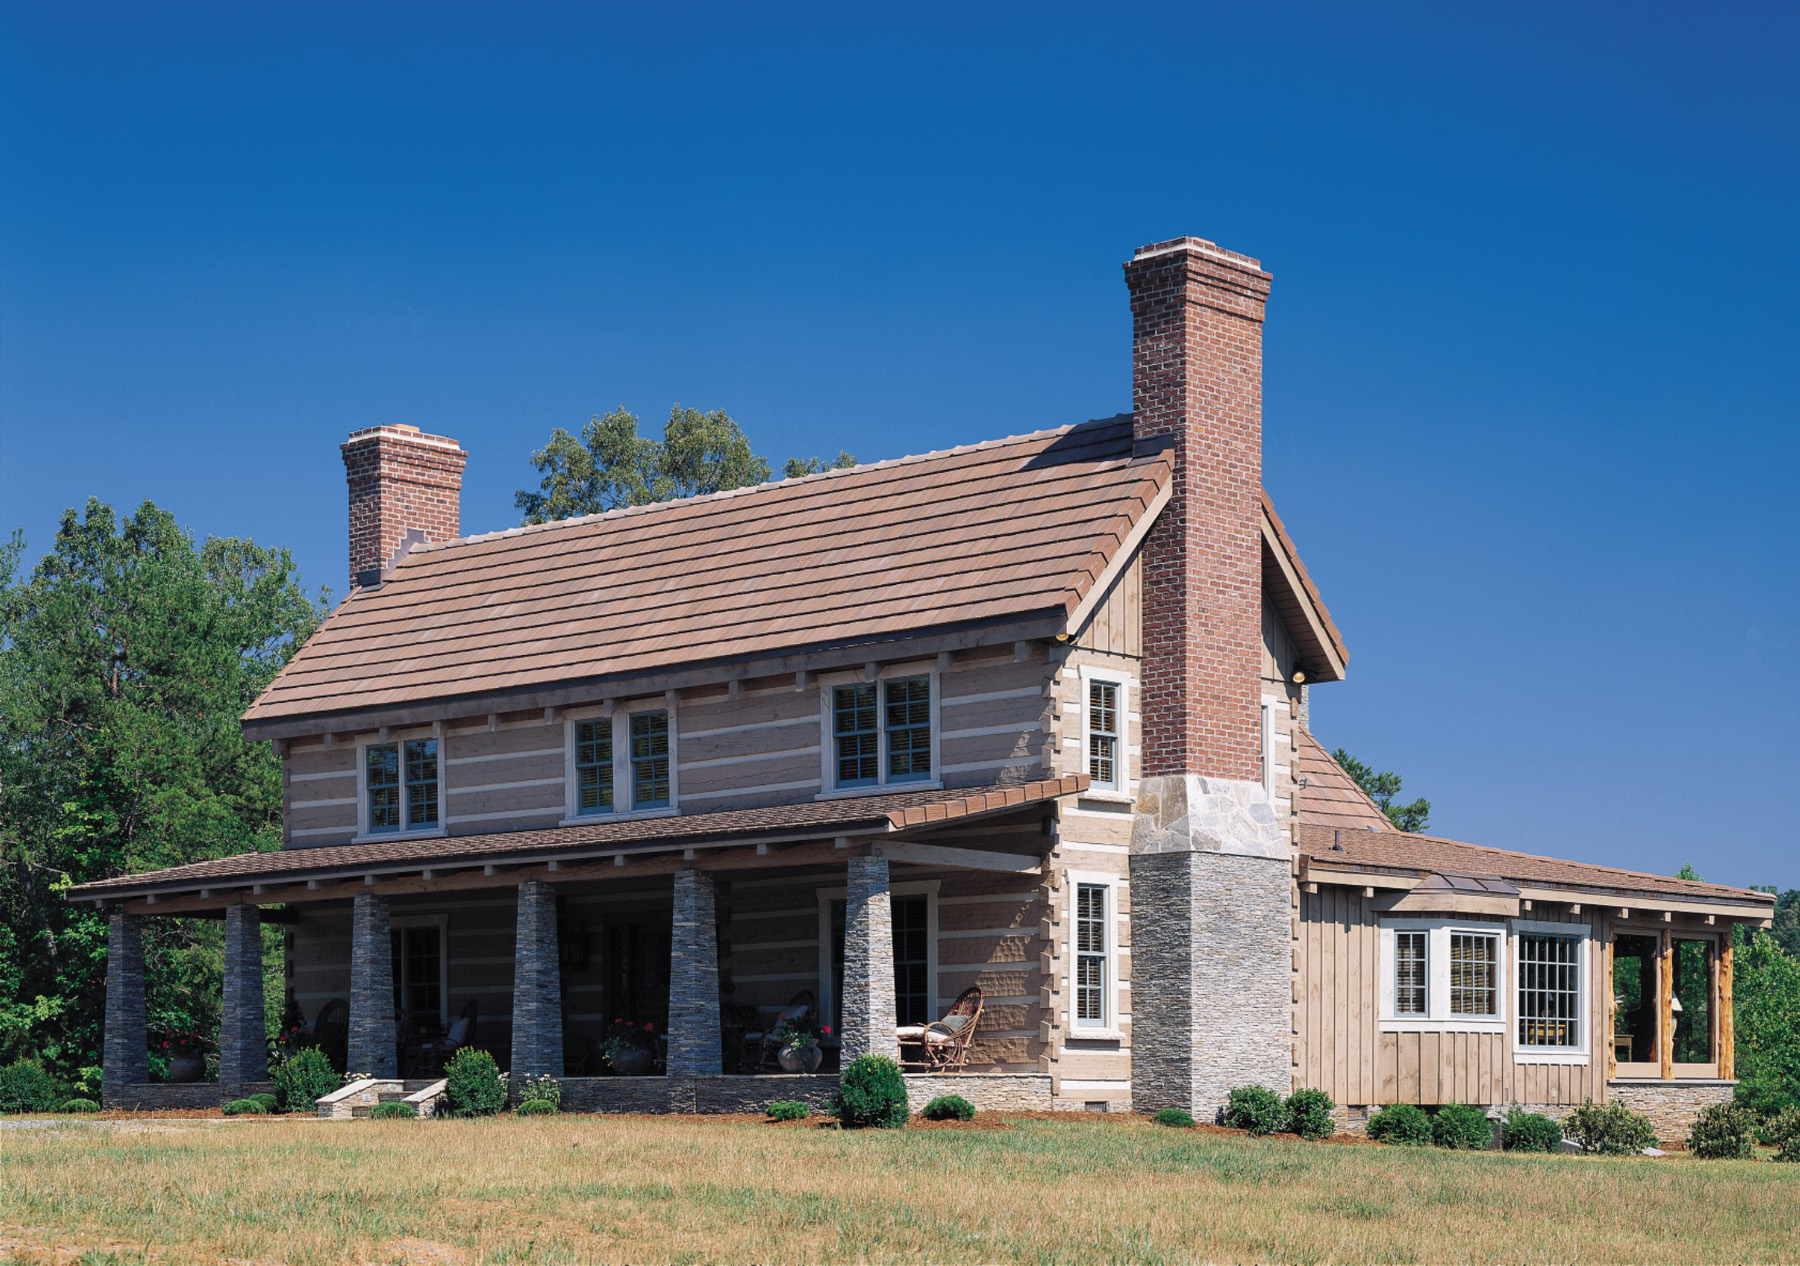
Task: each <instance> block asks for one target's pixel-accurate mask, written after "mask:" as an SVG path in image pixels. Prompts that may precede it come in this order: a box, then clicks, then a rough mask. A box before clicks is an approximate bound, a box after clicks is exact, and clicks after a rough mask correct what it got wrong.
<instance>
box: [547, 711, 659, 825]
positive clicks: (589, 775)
mask: <svg viewBox="0 0 1800 1266" xmlns="http://www.w3.org/2000/svg"><path fill="white" fill-rule="evenodd" d="M568 764H569V768H568V775H567V777H568V786H569V800H568V814H569V817H570V818H581V817H591V816H593V815H596V814H604V813H635V812H639V811H651V810H658V809H672V808H674V806H675V802H676V799H677V794H676V774H675V731H674V726H673V723H672V716H671V713H670V712H669V710H668V708H666V707H653V706H649V705H648V703H647V702H645V703H639V704H635V705H631V704H627V705H621V706H620V707H619V708H618V709H617V710H616V711H615V712H614V713H613V715H611V716H587V717H576V718H575V719H573V720H571V721H570V722H569V738H568Z"/></svg>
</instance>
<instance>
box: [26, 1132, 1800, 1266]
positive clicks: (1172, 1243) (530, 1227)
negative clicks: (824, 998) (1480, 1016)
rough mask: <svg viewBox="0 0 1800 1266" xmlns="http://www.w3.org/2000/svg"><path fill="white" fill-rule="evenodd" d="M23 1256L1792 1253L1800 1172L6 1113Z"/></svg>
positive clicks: (985, 1135)
mask: <svg viewBox="0 0 1800 1266" xmlns="http://www.w3.org/2000/svg"><path fill="white" fill-rule="evenodd" d="M0 1253H9V1254H10V1260H14V1261H28V1262H53V1261H54V1262H80V1261H87V1262H94V1263H110V1262H138V1261H150V1262H217V1261H234V1262H259V1263H261V1262H294V1263H314V1262H346V1261H351V1262H457V1263H461V1262H544V1263H556V1262H589V1261H630V1262H659V1261H691V1262H710V1261H720V1262H748V1261H763V1262H766V1261H775V1260H780V1261H782V1262H802V1261H825V1260H831V1261H851V1260H877V1261H879V1260H891V1259H899V1258H910V1259H918V1260H930V1261H1029V1262H1091V1261H1101V1260H1104V1261H1150V1262H1156V1261H1198V1260H1210V1261H1281V1262H1323V1261H1384V1262H1386V1261H1394V1262H1408V1261H1425V1262H1439V1261H1508V1262H1518V1261H1558V1262H1572V1261H1581V1262H1647V1261H1683V1262H1691V1261H1726V1260H1730V1261H1800V1166H1785V1165H1775V1164H1770V1163H1768V1162H1701V1161H1694V1160H1685V1159H1683V1160H1677V1159H1670V1160H1661V1161H1656V1160H1637V1159H1632V1160H1599V1159H1594V1160H1589V1159H1583V1158H1564V1157H1526V1156H1496V1155H1482V1154H1468V1153H1461V1154H1459V1153H1448V1152H1436V1151H1407V1150H1402V1149H1397V1148H1395V1149H1390V1148H1379V1147H1321V1146H1317V1145H1308V1144H1304V1143H1299V1142H1284V1141H1262V1142H1251V1141H1247V1140H1243V1139H1239V1138H1235V1137H1226V1136H1222V1135H1209V1134H1198V1133H1188V1132H1181V1131H1174V1130H1167V1129H1163V1128H1161V1127H1157V1126H1153V1125H1149V1124H1147V1123H1144V1122H1141V1121H1131V1122H1128V1123H1127V1122H1120V1121H1119V1120H1118V1119H1116V1118H1115V1119H1113V1120H1110V1121H1108V1120H1097V1119H1093V1118H1081V1117H1076V1118H1072V1119H1069V1120H1064V1121H1042V1120H1032V1121H1021V1122H1016V1123H1015V1124H1014V1126H1013V1128H1010V1129H1006V1130H985V1131H981V1130H961V1131H953V1130H906V1131H895V1132H874V1131H870V1132H863V1133H840V1132H837V1131H835V1130H824V1129H811V1128H784V1129H776V1128H769V1127H764V1126H759V1125H750V1124H743V1123H731V1124H726V1123H708V1122H703V1121H695V1120H692V1119H660V1120H659V1119H646V1118H641V1117H632V1118H622V1117H611V1118H609V1117H546V1118H536V1119H529V1120H518V1119H513V1118H499V1119H493V1120H486V1121H443V1122H437V1121H423V1122H414V1121H392V1122H387V1121H384V1122H373V1121H357V1122H349V1123H325V1122H297V1121H280V1120H273V1121H245V1122H222V1121H221V1122H203V1121H170V1122H165V1123H157V1124H147V1123H146V1124H136V1123H134V1124H125V1125H112V1124H107V1123H83V1124H80V1125H69V1126H58V1127H55V1128H50V1129H42V1130H9V1131H4V1132H0Z"/></svg>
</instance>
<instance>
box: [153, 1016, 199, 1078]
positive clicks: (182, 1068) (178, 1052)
mask: <svg viewBox="0 0 1800 1266" xmlns="http://www.w3.org/2000/svg"><path fill="white" fill-rule="evenodd" d="M162 1045H163V1054H164V1055H166V1056H167V1057H168V1060H169V1080H170V1081H177V1082H193V1081H199V1080H200V1079H201V1078H202V1077H204V1076H205V1075H206V1046H207V1043H206V1039H205V1038H203V1037H201V1036H200V1035H199V1034H198V1033H184V1032H181V1031H180V1030H177V1029H170V1030H169V1031H168V1033H166V1034H164V1035H163V1044H162Z"/></svg>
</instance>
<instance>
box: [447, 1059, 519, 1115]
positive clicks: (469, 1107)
mask: <svg viewBox="0 0 1800 1266" xmlns="http://www.w3.org/2000/svg"><path fill="white" fill-rule="evenodd" d="M444 1098H445V1099H446V1100H447V1101H448V1102H449V1106H450V1115H451V1116H453V1117H491V1116H493V1115H494V1114H495V1113H496V1112H498V1111H500V1109H502V1108H504V1107H505V1106H506V1079H505V1078H503V1077H502V1076H501V1075H500V1065H498V1064H496V1063H495V1062H494V1057H493V1056H492V1055H490V1054H488V1053H487V1052H486V1051H484V1050H478V1049H477V1048H475V1047H473V1046H465V1047H463V1048H462V1049H461V1050H459V1051H458V1052H456V1054H454V1055H452V1056H451V1057H450V1062H449V1063H448V1064H445V1065H444Z"/></svg>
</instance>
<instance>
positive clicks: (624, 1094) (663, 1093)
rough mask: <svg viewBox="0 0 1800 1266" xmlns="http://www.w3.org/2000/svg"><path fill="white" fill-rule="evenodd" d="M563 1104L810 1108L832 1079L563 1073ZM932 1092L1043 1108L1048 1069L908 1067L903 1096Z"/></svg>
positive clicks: (824, 1098)
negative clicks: (778, 1103) (788, 1104)
mask: <svg viewBox="0 0 1800 1266" xmlns="http://www.w3.org/2000/svg"><path fill="white" fill-rule="evenodd" d="M562 1086H563V1109H564V1110H565V1111H568V1112H642V1113H664V1112H693V1113H701V1114H716V1113H728V1112H761V1111H763V1110H764V1109H765V1108H767V1107H768V1106H769V1104H770V1103H772V1102H774V1101H775V1100H777V1099H794V1100H798V1101H799V1102H801V1103H804V1104H806V1105H807V1106H808V1107H810V1108H811V1109H812V1110H813V1111H814V1112H817V1113H821V1114H823V1113H828V1112H830V1111H831V1097H832V1096H833V1095H834V1094H835V1093H836V1092H837V1088H838V1079H837V1077H836V1076H835V1075H833V1074H830V1073H826V1074H822V1075H817V1076H810V1077H808V1076H801V1075H782V1074H768V1075H764V1076H751V1077H566V1078H564V1079H563V1083H562ZM939 1095H961V1096H962V1097H963V1098H965V1099H967V1100H968V1101H969V1102H970V1103H972V1104H974V1105H975V1106H976V1107H977V1108H979V1109H981V1110H983V1111H989V1112H992V1111H1005V1112H1021V1111H1036V1112H1048V1111H1050V1109H1051V1107H1052V1106H1053V1105H1052V1103H1051V1099H1050V1075H1049V1074H1048V1073H1022V1074H1006V1073H1000V1074H993V1073H988V1074H984V1073H968V1074H964V1075H961V1076H955V1075H951V1076H939V1075H933V1074H930V1073H918V1074H908V1075H907V1077H906V1098H907V1104H908V1106H909V1107H910V1108H911V1109H912V1110H913V1111H914V1112H917V1111H918V1110H919V1109H920V1108H922V1107H924V1106H925V1105H926V1104H927V1103H930V1102H931V1101H932V1100H933V1099H935V1098H937V1097H938V1096H939Z"/></svg>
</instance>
